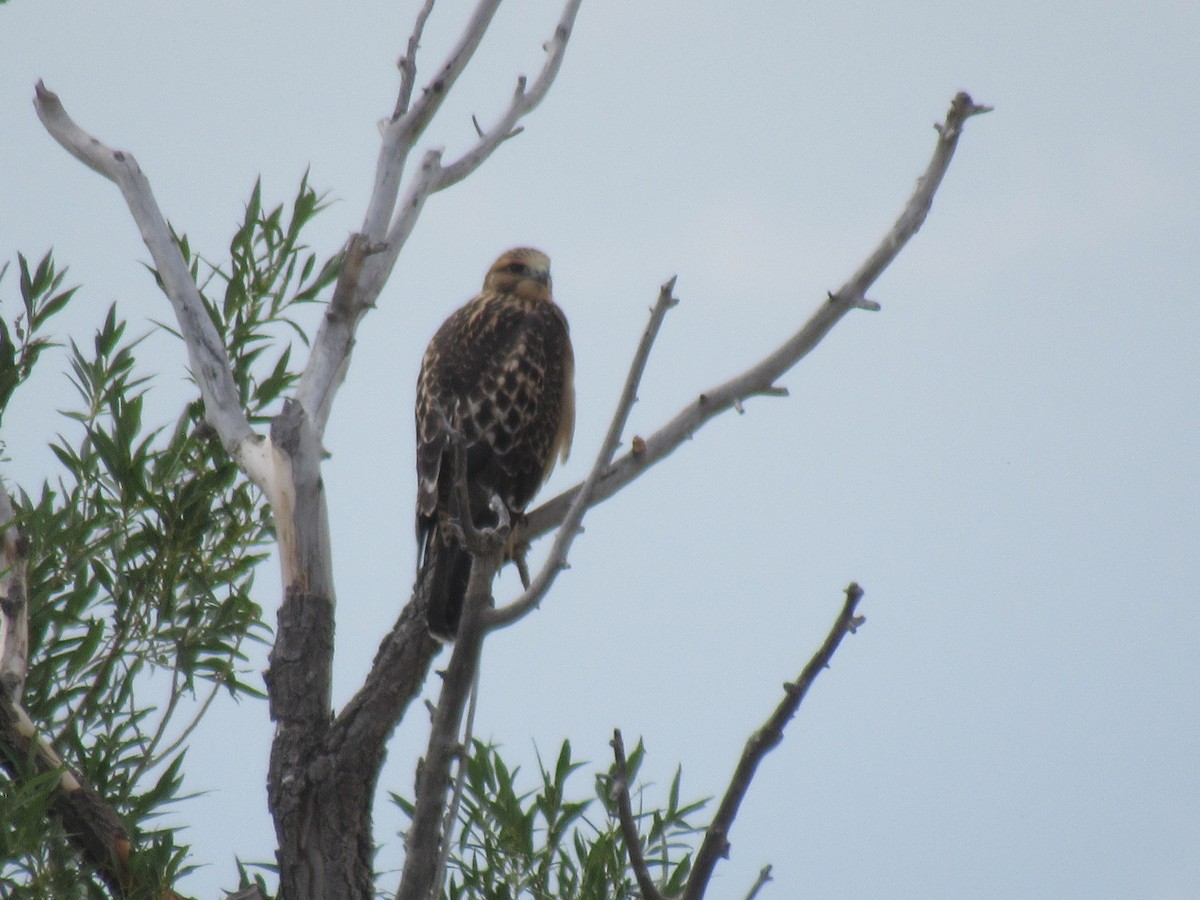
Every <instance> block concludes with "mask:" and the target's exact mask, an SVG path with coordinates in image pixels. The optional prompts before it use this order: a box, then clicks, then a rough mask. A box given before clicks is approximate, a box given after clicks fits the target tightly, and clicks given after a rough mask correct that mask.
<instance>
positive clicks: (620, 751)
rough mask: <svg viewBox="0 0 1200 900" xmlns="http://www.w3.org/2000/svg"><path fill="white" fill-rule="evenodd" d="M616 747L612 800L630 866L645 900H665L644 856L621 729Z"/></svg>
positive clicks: (616, 734)
mask: <svg viewBox="0 0 1200 900" xmlns="http://www.w3.org/2000/svg"><path fill="white" fill-rule="evenodd" d="M609 746H611V747H612V748H613V762H614V764H613V780H612V788H611V789H610V791H609V795H608V799H609V800H610V801H615V802H616V804H617V819H618V821H619V822H620V823H621V835H622V836H623V837H624V838H625V848H626V849H627V850H628V851H629V866H630V868H631V869H633V876H634V878H636V879H637V883H638V888H639V889H641V892H642V898H643V900H663V895H662V892H661V891H659V889H658V885H656V884H655V883H654V878H653V877H651V875H650V867H649V866H647V865H646V857H645V855H644V854H643V853H642V837H641V835H640V834H638V827H637V821H636V820H635V819H634V817H633V803H632V801H631V800H630V797H629V762H628V761H627V760H626V758H625V741H624V740H623V739H622V738H621V729H619V728H616V729H613V737H612V740H611V741H610V742H609Z"/></svg>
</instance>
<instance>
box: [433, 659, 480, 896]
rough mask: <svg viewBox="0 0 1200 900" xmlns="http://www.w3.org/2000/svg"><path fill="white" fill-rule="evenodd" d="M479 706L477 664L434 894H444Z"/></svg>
mask: <svg viewBox="0 0 1200 900" xmlns="http://www.w3.org/2000/svg"><path fill="white" fill-rule="evenodd" d="M478 707H479V666H478V665H476V666H475V681H474V682H473V683H472V684H471V699H470V702H468V703H467V721H466V723H465V724H464V725H463V735H462V740H461V741H460V742H459V747H460V750H461V752H460V753H459V755H458V769H457V771H456V772H455V774H454V789H453V792H452V793H451V795H450V803H449V804H447V806H446V819H445V822H444V824H443V825H442V844H441V848H440V849H439V851H438V865H437V873H436V874H435V875H434V877H433V896H434V897H440V896H441V895H442V885H443V883H444V882H445V880H446V866H447V864H448V863H449V861H450V846H451V842H452V841H453V839H454V826H455V824H456V823H457V821H458V810H459V807H460V806H461V805H462V796H463V790H464V789H465V788H466V786H467V758H468V757H469V756H470V755H471V744H472V742H473V741H474V739H475V711H476V709H477V708H478Z"/></svg>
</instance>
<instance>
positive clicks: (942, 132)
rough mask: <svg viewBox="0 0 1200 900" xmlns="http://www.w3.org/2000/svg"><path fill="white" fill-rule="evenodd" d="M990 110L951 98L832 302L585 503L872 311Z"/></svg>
mask: <svg viewBox="0 0 1200 900" xmlns="http://www.w3.org/2000/svg"><path fill="white" fill-rule="evenodd" d="M990 109H991V107H990V106H980V105H978V104H976V103H975V102H974V101H972V100H971V98H970V97H969V96H968V95H967V94H965V93H960V94H958V95H957V96H955V98H954V100H953V102H952V103H951V104H950V111H949V112H948V113H947V114H946V120H945V122H943V123H942V124H940V125H938V126H936V127H937V131H938V141H937V145H936V146H935V147H934V151H933V158H932V159H931V160H930V162H929V165H928V167H927V168H926V170H925V173H924V174H923V175H922V176H921V178H920V179H918V181H917V187H916V190H915V191H914V192H913V195H912V197H911V198H910V199H909V201H908V203H907V204H906V205H905V207H904V210H903V211H902V212H901V213H900V216H899V218H897V220H896V222H895V224H894V225H893V226H892V227H891V229H890V230H889V231H888V233H887V234H886V235H885V236H884V238H883V240H882V241H880V243H879V246H878V247H876V249H875V250H874V251H873V252H872V253H871V255H870V256H869V257H868V258H867V261H866V262H864V263H863V265H862V266H860V267H859V269H858V271H857V272H855V273H854V275H853V276H851V278H850V279H849V280H848V281H847V282H846V283H845V284H843V285H842V287H841V288H839V289H838V290H837V292H836V293H833V294H830V295H829V298H828V300H827V301H826V302H824V303H822V304H821V306H820V307H819V308H818V309H817V310H816V312H815V313H813V315H812V317H811V318H810V319H809V320H808V322H807V323H805V325H804V327H803V328H801V329H800V330H799V331H797V332H796V333H795V334H794V335H792V337H790V338H789V339H788V340H787V341H786V342H784V343H783V344H782V345H781V346H780V347H779V348H778V349H776V350H775V351H774V352H773V353H771V354H769V355H768V356H767V357H765V358H764V359H763V360H762V361H760V362H758V363H756V364H755V365H753V366H751V367H750V368H749V369H747V370H746V371H744V372H743V373H742V374H740V375H738V376H736V377H734V378H731V379H730V380H729V381H726V382H725V383H724V384H720V385H717V386H716V387H714V388H711V389H710V390H707V391H705V392H704V393H702V394H700V396H699V397H697V398H696V400H695V401H694V402H692V403H690V404H689V405H688V406H686V407H685V408H684V409H683V410H681V411H680V412H679V413H678V414H677V415H676V416H675V418H673V419H672V420H671V421H670V422H668V423H667V424H666V425H664V426H663V427H662V428H660V429H659V430H658V431H656V432H654V434H652V435H650V437H648V438H645V439H644V440H643V441H641V442H640V443H638V444H637V446H635V447H634V448H633V449H632V450H631V451H630V452H629V453H626V454H625V455H624V456H622V457H621V458H620V459H618V460H617V461H616V462H615V463H614V464H613V465H612V467H611V468H610V469H609V470H608V471H607V472H606V473H605V475H604V477H603V479H602V480H601V481H600V484H599V485H598V486H597V487H596V490H595V493H594V494H593V496H592V499H591V501H590V502H591V503H600V502H602V501H604V500H607V499H608V498H609V497H611V496H612V495H613V494H615V493H616V492H617V491H619V490H620V489H621V488H623V487H625V485H627V484H629V483H630V482H631V481H633V480H634V479H636V478H638V477H639V476H640V475H641V474H642V473H643V472H645V471H646V470H647V469H649V468H650V467H651V466H653V465H654V464H655V463H657V462H658V461H659V460H661V459H663V458H664V457H666V456H667V455H669V454H670V453H672V452H673V451H674V450H676V449H677V448H678V447H679V445H680V444H682V443H683V442H684V441H686V440H688V439H689V438H691V437H692V436H693V435H694V434H695V433H696V432H697V431H698V430H699V429H700V428H701V427H702V426H703V425H704V424H705V423H707V422H708V421H709V419H712V418H713V417H714V416H717V415H719V414H720V413H723V412H725V411H727V410H729V409H738V408H740V406H741V404H742V402H743V401H744V400H746V399H747V398H748V397H754V396H759V395H768V396H769V395H779V394H780V393H782V389H781V388H778V387H776V385H775V382H776V381H777V380H778V379H779V377H780V376H781V375H783V374H784V373H785V372H787V371H788V370H789V369H791V368H792V366H794V365H795V364H796V363H797V362H799V361H800V360H801V359H803V358H804V357H805V356H807V355H808V353H809V352H810V351H811V350H812V349H813V348H814V347H816V346H817V344H819V343H820V342H821V339H822V338H824V337H825V335H826V334H828V333H829V331H830V330H831V329H832V328H833V326H834V325H836V324H837V323H838V322H839V321H840V320H841V318H842V316H844V315H846V313H848V312H849V311H850V310H852V309H872V308H876V307H875V304H873V303H872V302H871V301H869V300H867V299H866V293H867V291H868V290H869V289H870V287H871V285H872V284H874V282H875V280H876V279H877V278H878V277H879V276H880V274H882V272H883V271H884V269H886V268H887V266H888V265H889V264H890V263H891V262H892V260H894V259H895V258H896V256H897V255H899V253H900V251H901V250H902V249H903V248H904V246H905V244H907V243H908V241H909V240H910V239H911V238H912V236H913V235H914V234H916V233H917V230H918V229H919V228H920V227H921V224H922V223H923V222H924V221H925V216H926V215H928V213H929V209H930V207H931V206H932V204H933V197H934V194H936V193H937V189H938V187H939V186H940V185H941V183H942V179H943V177H944V176H945V174H946V171H947V169H948V168H949V166H950V160H951V159H952V158H953V156H954V150H955V148H956V147H957V146H958V138H959V136H960V135H961V133H962V128H963V124H964V123H965V122H966V120H967V119H969V118H970V117H971V116H974V115H978V114H980V113H985V112H988V111H989V110H990ZM582 487H583V486H582V485H576V486H575V487H572V488H570V489H568V490H566V491H563V492H562V493H561V494H559V495H558V496H557V497H554V498H552V499H550V500H547V501H546V502H545V503H543V504H542V505H541V506H539V507H538V508H537V509H535V510H533V511H532V512H531V513H529V516H528V519H527V521H526V532H525V534H526V538H527V539H528V540H533V539H534V538H537V537H540V536H542V535H544V534H546V533H548V532H549V531H551V530H552V529H554V528H555V527H556V526H557V525H558V524H559V523H561V522H563V521H564V520H565V519H566V516H567V513H568V511H569V510H570V509H571V506H572V504H573V502H574V501H575V499H576V498H577V497H578V496H579V492H580V490H581V489H582Z"/></svg>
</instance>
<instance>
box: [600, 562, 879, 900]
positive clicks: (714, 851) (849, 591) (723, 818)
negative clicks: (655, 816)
mask: <svg viewBox="0 0 1200 900" xmlns="http://www.w3.org/2000/svg"><path fill="white" fill-rule="evenodd" d="M862 596H863V592H862V588H860V587H859V586H858V585H857V584H851V585H850V586H849V587H847V588H846V601H845V603H844V604H843V605H842V610H841V612H840V613H839V614H838V617H837V619H836V620H835V621H834V623H833V627H832V628H830V630H829V634H828V635H827V636H826V638H825V641H824V643H822V644H821V647H820V649H819V650H817V652H816V653H815V654H813V657H812V659H810V660H809V661H808V665H806V666H805V667H804V669H803V671H801V673H800V675H799V677H797V679H796V680H795V681H791V682H787V683H786V684H784V686H783V692H784V698H783V700H782V701H781V702H780V703H779V705H778V706H777V707H776V708H775V711H774V712H773V713H771V715H770V717H769V718H768V719H767V721H766V722H765V723H763V726H762V727H761V728H760V729H758V731H756V732H754V734H752V735H751V736H750V739H749V740H748V741H747V742H746V747H745V749H744V750H743V751H742V756H741V759H740V760H739V761H738V765H737V768H736V769H735V770H734V773H733V777H732V778H731V779H730V782H729V787H728V788H727V789H726V791H725V796H724V797H723V798H722V799H721V805H720V806H719V807H718V808H717V812H716V815H714V816H713V820H712V823H711V824H710V825H709V826H708V828H707V829H706V830H705V832H704V839H703V840H702V841H701V843H700V849H699V851H698V852H697V853H696V858H695V860H694V861H693V863H692V871H691V873H690V874H689V875H688V880H687V884H686V885H684V889H683V891H682V893H680V894H679V895H678V897H672V898H670V900H700V898H701V897H703V896H704V892H705V891H706V890H707V889H708V885H709V882H710V881H711V880H712V875H713V871H714V870H715V868H716V865H717V861H718V860H719V859H722V858H723V857H725V856H728V854H729V837H728V836H729V832H730V829H731V828H732V827H733V820H734V819H735V818H736V817H737V813H738V809H739V808H740V807H741V803H742V799H743V798H744V797H745V796H746V792H747V791H748V790H749V789H750V783H751V781H753V780H754V774H755V772H756V771H757V770H758V765H759V763H761V762H762V760H763V758H764V757H765V756H766V755H767V754H768V753H770V752H771V750H773V749H774V748H775V747H777V746H778V745H779V743H780V742H781V741H782V740H783V730H784V728H785V727H787V724H788V722H790V721H791V720H792V718H794V717H795V715H796V711H797V710H798V709H799V708H800V704H801V703H802V702H803V700H804V697H805V695H806V694H807V693H808V689H809V688H810V687H812V683H813V682H814V681H815V680H816V678H817V675H819V674H820V673H821V671H822V670H823V669H827V668H829V663H830V661H831V660H832V659H833V654H834V653H836V652H837V649H838V647H839V646H840V645H841V643H842V639H843V638H844V637H845V636H846V635H847V634H852V633H853V632H854V631H855V629H857V628H858V627H859V626H860V625H862V624H863V622H864V621H865V620H864V619H863V618H862V617H861V616H859V615H858V612H857V610H858V604H859V601H860V600H862ZM612 748H613V759H614V766H613V775H614V777H613V784H612V796H613V799H614V800H615V801H616V802H617V815H618V819H619V821H620V825H621V834H622V837H623V838H624V840H625V845H626V847H627V849H628V851H629V862H630V867H631V868H632V869H633V872H634V876H635V877H636V878H637V882H638V887H639V888H640V889H641V891H642V896H643V897H645V898H646V900H666V898H664V895H663V894H662V892H661V891H659V889H658V886H657V885H655V883H654V879H653V877H652V876H651V875H650V870H649V867H648V866H647V865H646V860H645V857H644V856H643V854H642V849H641V836H640V835H639V834H638V830H637V822H636V820H635V819H634V816H633V809H632V804H631V802H630V788H629V775H628V764H627V763H626V760H625V745H624V743H623V742H622V740H621V732H620V731H619V730H617V731H615V732H613V739H612ZM770 877H771V867H770V866H767V867H766V868H764V869H763V870H762V871H761V872H760V873H759V876H758V880H757V881H756V882H755V883H754V886H753V888H751V891H750V894H749V896H750V897H753V896H754V895H755V894H757V893H758V891H759V889H760V888H761V887H762V886H763V884H765V883H766V882H767V881H769V880H770Z"/></svg>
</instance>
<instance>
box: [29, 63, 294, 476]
mask: <svg viewBox="0 0 1200 900" xmlns="http://www.w3.org/2000/svg"><path fill="white" fill-rule="evenodd" d="M33 105H34V107H35V108H36V110H37V114H38V118H39V119H41V120H42V124H43V125H44V126H45V128H46V130H47V131H48V132H49V133H50V136H51V137H53V138H54V139H55V140H56V141H58V143H59V144H61V145H62V146H63V148H65V149H66V150H67V152H69V153H70V154H71V155H72V156H74V157H75V158H76V159H78V160H80V161H81V162H83V163H84V164H85V165H86V166H88V167H89V168H91V169H93V170H95V171H96V172H99V173H100V174H101V175H103V176H104V177H105V178H107V179H109V180H110V181H112V182H113V183H115V184H116V185H117V187H118V188H120V190H121V195H122V196H123V197H124V198H125V202H126V204H127V205H128V206H129V211H130V213H131V214H132V215H133V219H134V221H135V222H136V223H137V226H138V230H139V231H140V232H141V234H142V240H143V241H145V242H146V247H147V248H148V249H149V250H150V256H151V258H152V259H153V260H154V267H155V270H156V271H157V272H158V277H159V278H160V279H161V281H162V283H163V288H164V290H165V292H166V294H167V297H168V299H169V300H170V301H171V306H172V308H173V309H174V310H175V318H176V320H177V321H178V323H179V331H180V334H182V335H183V339H184V343H185V344H186V345H187V351H188V362H189V363H190V365H191V369H192V377H193V378H194V379H195V380H196V385H197V386H198V387H199V388H200V395H201V396H202V397H203V398H204V416H205V419H206V420H207V422H208V423H209V424H210V425H211V426H212V427H213V428H214V429H215V430H216V432H217V434H218V435H219V436H220V438H221V443H222V444H223V445H224V446H225V449H226V451H227V452H228V453H229V455H230V456H231V457H232V458H233V459H234V460H235V461H236V462H237V463H238V465H239V466H240V467H241V468H242V469H243V471H245V472H246V474H247V475H249V476H250V478H251V479H252V480H253V481H254V482H255V483H256V484H258V485H259V486H260V487H263V488H264V490H266V491H267V493H268V494H271V493H272V490H271V489H270V484H271V482H272V468H271V464H270V459H269V456H268V455H267V454H265V453H264V452H263V451H264V447H263V440H262V438H261V436H259V435H256V434H255V433H254V431H253V430H252V429H251V427H250V423H249V422H248V421H247V420H246V416H245V413H244V412H243V410H242V407H241V403H240V401H239V399H238V392H237V386H236V385H235V384H234V381H233V373H232V369H231V367H230V363H229V356H228V354H227V353H226V352H225V345H224V343H223V342H222V340H221V336H220V335H219V334H218V333H217V329H216V326H215V325H213V322H212V319H210V318H209V315H208V312H207V310H205V308H204V301H203V299H202V298H201V297H200V291H199V289H198V288H197V287H196V282H195V281H194V280H193V278H192V273H191V272H190V271H189V270H188V266H187V262H186V261H185V260H184V258H183V254H182V253H181V252H180V250H179V245H178V243H177V242H176V241H175V238H174V236H173V235H172V234H171V229H170V226H168V225H167V220H166V219H165V218H164V217H163V214H162V211H161V210H160V209H159V208H158V204H157V203H156V202H155V200H154V193H153V191H151V189H150V182H149V181H148V180H147V178H146V176H145V175H144V174H143V173H142V170H141V168H140V167H139V166H138V164H137V161H136V160H134V158H133V156H131V155H130V154H128V153H126V152H124V151H121V150H113V149H112V148H110V147H107V146H105V145H104V144H102V143H101V142H100V141H99V140H97V139H96V138H94V137H92V136H91V135H90V134H88V133H87V132H85V131H84V130H83V129H82V128H80V127H79V126H78V125H76V124H75V122H74V121H73V120H72V119H71V117H70V116H69V115H67V111H66V110H65V109H64V108H63V105H62V103H61V102H60V101H59V99H58V95H57V94H55V93H54V92H52V91H50V90H49V89H48V88H47V87H46V86H45V85H44V84H43V83H42V82H40V81H39V82H38V83H37V88H36V96H35V98H34V101H33Z"/></svg>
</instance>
